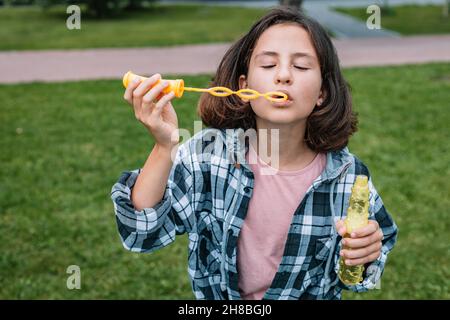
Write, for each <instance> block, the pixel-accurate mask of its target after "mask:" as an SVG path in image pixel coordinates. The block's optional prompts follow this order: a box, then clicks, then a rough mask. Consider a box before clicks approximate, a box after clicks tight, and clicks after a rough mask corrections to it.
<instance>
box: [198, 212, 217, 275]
mask: <svg viewBox="0 0 450 320" xmlns="http://www.w3.org/2000/svg"><path fill="white" fill-rule="evenodd" d="M197 232H198V245H197V248H196V251H197V252H196V255H197V269H198V271H200V273H201V275H202V276H208V275H210V274H214V273H216V272H218V271H219V268H220V261H221V254H220V252H221V250H220V249H221V248H220V244H221V240H222V239H221V238H222V232H221V230H220V228H219V226H218V225H217V221H208V223H202V224H201V225H199V226H198V229H197Z"/></svg>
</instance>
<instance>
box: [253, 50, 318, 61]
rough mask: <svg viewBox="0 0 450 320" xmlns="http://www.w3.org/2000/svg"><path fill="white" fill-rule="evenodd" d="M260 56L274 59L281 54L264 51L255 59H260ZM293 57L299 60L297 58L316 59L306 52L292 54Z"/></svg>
mask: <svg viewBox="0 0 450 320" xmlns="http://www.w3.org/2000/svg"><path fill="white" fill-rule="evenodd" d="M260 56H272V57H278V56H279V54H278V52H275V51H263V52H261V53H258V54H257V55H256V56H255V59H256V58H258V57H260ZM291 56H292V57H294V58H297V57H306V58H311V59H314V57H313V56H312V55H310V54H309V53H306V52H295V53H292V54H291Z"/></svg>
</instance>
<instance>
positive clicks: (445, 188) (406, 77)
mask: <svg viewBox="0 0 450 320" xmlns="http://www.w3.org/2000/svg"><path fill="white" fill-rule="evenodd" d="M345 75H346V78H347V79H348V81H349V82H350V84H351V85H352V87H353V96H354V103H355V109H356V111H357V112H358V113H359V119H360V129H359V131H358V133H357V134H356V135H355V136H354V137H353V138H352V140H351V143H350V149H351V151H352V152H354V153H355V154H357V155H358V156H359V157H360V158H361V159H362V160H363V161H364V162H365V163H366V164H367V165H368V166H369V168H370V169H371V173H372V175H373V179H374V183H375V185H376V187H377V189H378V191H379V193H380V194H381V196H382V198H383V200H384V203H385V205H386V207H387V209H388V210H389V212H390V213H391V214H392V216H393V217H394V219H395V221H396V222H397V224H398V226H399V228H400V234H399V241H398V243H397V246H396V248H395V249H394V251H393V252H392V254H391V255H390V258H389V261H388V264H387V267H386V271H385V274H384V276H383V281H382V284H381V290H375V291H372V292H370V293H368V294H359V295H357V294H353V293H345V294H344V298H346V299H373V298H375V299H395V298H397V299H412V298H417V299H430V298H439V299H449V298H450V283H449V280H448V279H450V264H449V258H450V252H449V248H448V244H449V240H450V239H449V234H448V230H449V228H450V225H449V207H450V199H449V197H448V195H449V194H450V187H449V183H448V177H449V174H450V169H449V166H448V164H449V163H450V159H449V155H450V150H449V144H448V141H449V139H450V133H449V129H448V124H449V123H450V111H449V109H448V107H449V105H448V101H450V64H428V65H418V66H401V67H383V68H356V69H347V70H345ZM173 77H182V78H184V79H185V80H186V83H187V84H189V85H192V86H200V87H201V86H205V85H206V84H207V82H208V79H209V76H206V75H205V76H195V77H191V76H183V75H173ZM122 95H123V89H122V87H121V82H120V80H104V81H81V82H67V83H52V84H44V83H33V84H23V85H0V101H2V104H1V106H0V108H1V113H0V132H1V140H0V149H1V150H2V152H1V153H0V164H1V166H0V225H1V226H2V232H1V233H0V252H1V253H2V254H1V255H0V298H1V299H18V298H19V299H62V298H65V299H93V298H96V299H157V298H159V299H193V298H194V296H193V294H192V292H191V288H190V283H189V279H188V273H187V238H186V236H179V237H178V239H177V241H175V243H173V244H171V245H169V246H168V247H166V248H164V249H162V250H160V251H158V252H155V253H153V254H135V253H131V252H129V251H126V250H125V249H123V248H122V245H121V243H120V240H119V235H118V232H117V230H116V224H115V218H114V214H113V206H112V202H111V200H110V190H111V186H112V185H113V184H114V183H115V181H116V180H117V178H118V177H119V176H120V174H121V172H122V171H123V170H129V169H134V168H138V167H140V166H142V164H143V163H144V161H145V159H146V158H147V155H148V154H149V152H150V150H151V148H152V146H153V143H154V142H153V140H152V137H151V136H150V135H149V134H148V133H147V131H146V129H145V128H144V127H143V126H142V125H140V124H139V123H138V122H137V120H136V119H135V118H134V115H133V113H132V111H131V108H130V107H129V106H127V105H126V104H125V102H124V101H122ZM197 98H198V95H197V94H194V93H190V94H186V95H185V96H184V97H183V98H182V99H180V100H178V101H175V102H174V105H175V109H176V111H177V113H178V117H179V123H180V128H185V129H189V130H190V131H191V132H192V131H193V121H194V120H195V119H198V117H197V116H196V112H195V110H196V103H197ZM69 265H78V266H79V267H80V268H81V289H80V290H68V289H67V288H66V280H67V277H68V274H67V273H66V269H67V267H68V266H69Z"/></svg>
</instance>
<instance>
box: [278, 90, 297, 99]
mask: <svg viewBox="0 0 450 320" xmlns="http://www.w3.org/2000/svg"><path fill="white" fill-rule="evenodd" d="M276 91H278V92H283V93H284V94H286V95H287V97H288V98H287V100H286V101H292V100H293V99H292V97H291V95H290V94H289V91H287V90H276Z"/></svg>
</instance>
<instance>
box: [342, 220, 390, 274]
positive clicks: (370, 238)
mask: <svg viewBox="0 0 450 320" xmlns="http://www.w3.org/2000/svg"><path fill="white" fill-rule="evenodd" d="M336 229H337V232H338V233H339V235H340V236H341V237H343V239H342V248H343V249H341V252H340V255H341V257H342V258H344V259H345V264H346V265H349V266H355V265H361V264H367V263H370V262H372V261H375V260H376V259H378V257H379V256H380V255H381V247H382V242H381V240H383V232H382V231H381V229H380V226H379V225H378V222H376V221H375V220H369V224H368V225H367V226H365V227H362V228H359V229H356V230H354V231H353V232H352V234H351V235H350V238H344V235H345V234H346V233H347V229H346V227H345V223H344V220H339V221H338V222H336ZM344 247H345V248H344ZM349 249H351V250H349Z"/></svg>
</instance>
